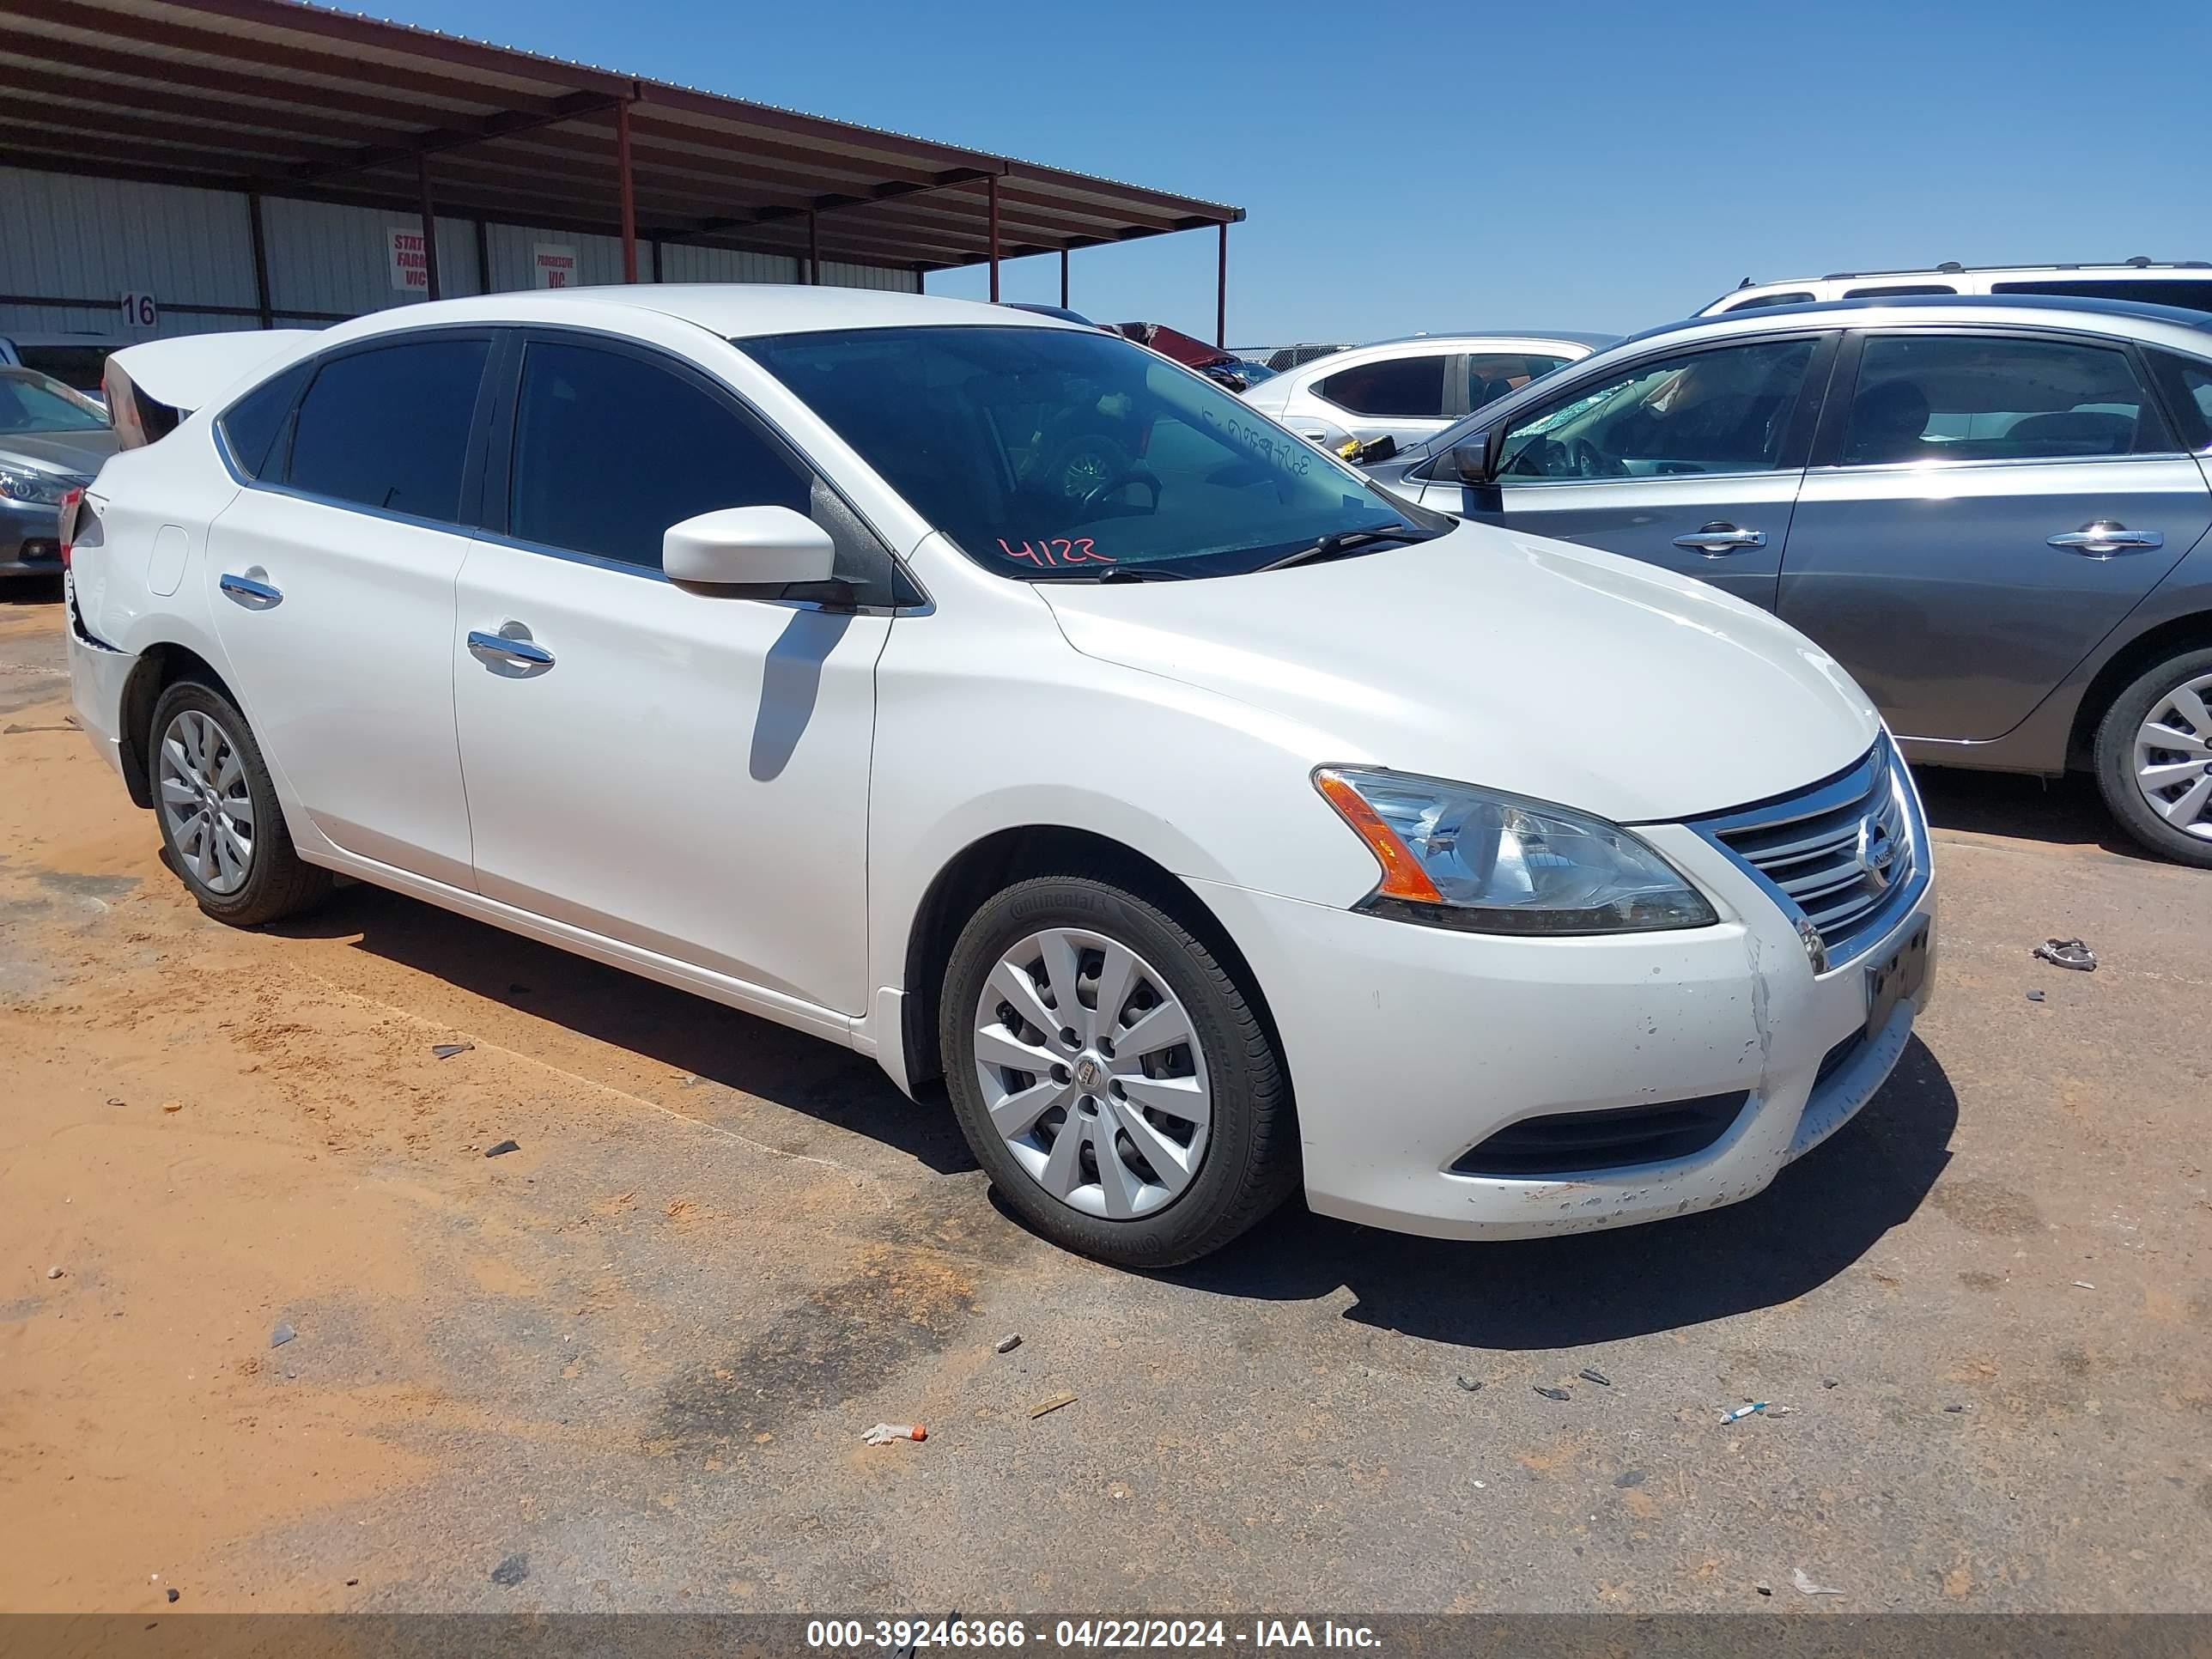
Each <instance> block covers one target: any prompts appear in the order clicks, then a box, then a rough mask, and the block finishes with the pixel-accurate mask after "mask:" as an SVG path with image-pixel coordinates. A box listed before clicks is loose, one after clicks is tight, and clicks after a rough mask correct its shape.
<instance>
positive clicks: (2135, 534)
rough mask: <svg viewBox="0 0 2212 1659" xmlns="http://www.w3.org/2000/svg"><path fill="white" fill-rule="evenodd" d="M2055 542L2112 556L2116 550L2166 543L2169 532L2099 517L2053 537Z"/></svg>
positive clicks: (2070, 549) (2091, 555)
mask: <svg viewBox="0 0 2212 1659" xmlns="http://www.w3.org/2000/svg"><path fill="white" fill-rule="evenodd" d="M2165 545H2166V536H2165V534H2164V532H2160V531H2156V530H2130V529H2129V528H2128V527H2127V526H2125V525H2124V524H2118V523H2115V522H2114V521H2113V520H2111V519H2099V520H2095V521H2094V522H2093V523H2090V524H2085V525H2083V526H2081V528H2080V529H2079V530H2069V531H2067V532H2065V533H2064V534H2063V535H2058V536H2053V537H2051V546H2053V547H2057V548H2063V549H2064V550H2066V551H2067V552H2069V553H2080V554H2082V555H2084V556H2087V557H2088V558H2092V559H2109V558H2111V557H2112V555H2113V554H2115V553H2132V552H2136V551H2140V550H2144V549H2147V548H2154V547H2164V546H2165Z"/></svg>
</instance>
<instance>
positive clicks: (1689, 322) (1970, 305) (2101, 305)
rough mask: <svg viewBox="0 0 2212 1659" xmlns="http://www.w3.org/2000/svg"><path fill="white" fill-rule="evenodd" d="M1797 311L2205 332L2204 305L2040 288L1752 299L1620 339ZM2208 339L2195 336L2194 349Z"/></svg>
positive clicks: (2147, 332) (1754, 324) (2208, 328)
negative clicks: (1747, 304) (1752, 305)
mask: <svg viewBox="0 0 2212 1659" xmlns="http://www.w3.org/2000/svg"><path fill="white" fill-rule="evenodd" d="M1795 319H1819V320H1823V321H1835V322H1838V323H1839V324H1843V325H1852V324H1857V323H1858V322H1860V321H1862V320H1864V321H1866V322H1868V323H1869V324H1870V323H1873V322H1875V321H1877V320H1878V321H1880V322H1882V323H1942V322H1952V323H1972V322H1984V323H2030V322H2037V321H2040V322H2043V323H2045V324H2049V325H2054V326H2066V325H2072V326H2075V327H2080V326H2081V325H2083V324H2084V323H2090V324H2094V323H2095V322H2097V321H2099V320H2103V321H2105V322H2107V323H2114V324H2118V325H2121V326H2119V327H2118V328H2116V329H2114V330H2113V331H2114V332H2116V333H2123V334H2130V335H2134V334H2143V335H2144V336H2145V337H2149V336H2152V335H2155V334H2157V333H2159V332H2160V331H2166V330H2172V329H2185V330H2187V331H2189V332H2190V333H2191V334H2194V335H2197V336H2199V337H2202V336H2204V335H2207V334H2212V313H2206V312H2202V311H2191V310H2188V309H2186V308H2185V307H2180V306H2154V305H2145V304H2143V303H2142V301H2136V300H2114V299H2106V298H2098V299H2075V298H2072V297H2070V296H2064V295H2043V294H1986V295H1984V294H1913V295H1893V296H1891V297H1889V298H1887V299H1879V298H1869V299H1863V300H1814V301H1802V302H1801V303H1799V304H1796V305H1793V306H1760V307H1758V308H1757V309H1756V310H1753V311H1724V312H1721V313H1717V315H1714V316H1711V317H1691V318H1686V319H1682V320H1681V321H1679V322H1672V323H1662V324H1660V325H1658V326H1657V327H1656V328H1647V329H1645V330H1644V331H1643V332H1642V333H1641V334H1632V335H1630V336H1629V337H1627V338H1626V339H1625V340H1623V341H1621V342H1620V344H1621V345H1638V344H1641V343H1644V342H1646V341H1649V340H1653V339H1656V338H1659V337H1661V336H1662V335H1670V334H1681V335H1685V336H1692V337H1703V336H1707V335H1721V334H1738V333H1750V332H1755V331H1759V330H1761V329H1765V328H1771V327H1772V326H1773V325H1775V324H1777V323H1787V322H1790V321H1792V320H1795ZM2208 347H2212V342H2203V341H2202V340H2200V341H2199V342H2198V343H2197V349H2200V350H2202V349H2208Z"/></svg>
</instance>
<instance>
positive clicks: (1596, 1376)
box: [1576, 1365, 1613, 1389]
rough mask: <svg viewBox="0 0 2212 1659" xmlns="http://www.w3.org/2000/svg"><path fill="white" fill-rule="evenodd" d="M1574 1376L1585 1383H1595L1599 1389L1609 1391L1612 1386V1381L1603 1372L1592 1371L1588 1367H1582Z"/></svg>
mask: <svg viewBox="0 0 2212 1659" xmlns="http://www.w3.org/2000/svg"><path fill="white" fill-rule="evenodd" d="M1576 1375H1577V1376H1579V1377H1581V1378H1582V1379H1583V1382H1585V1383H1596V1384H1597V1385H1598V1387H1600V1388H1601V1389H1609V1388H1611V1387H1612V1386H1613V1382H1612V1379H1611V1378H1609V1377H1607V1376H1606V1374H1605V1373H1604V1372H1603V1371H1598V1370H1591V1369H1590V1368H1589V1366H1588V1365H1585V1366H1583V1368H1582V1370H1579V1371H1577V1373H1576Z"/></svg>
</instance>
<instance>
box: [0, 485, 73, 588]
mask: <svg viewBox="0 0 2212 1659" xmlns="http://www.w3.org/2000/svg"><path fill="white" fill-rule="evenodd" d="M61 538H62V514H61V509H60V508H59V507H48V506H45V505H43V504H41V503H40V502H37V501H14V500H10V499H9V498H8V497H5V496H0V576H30V575H43V576H54V575H59V574H61V568H62V539H61Z"/></svg>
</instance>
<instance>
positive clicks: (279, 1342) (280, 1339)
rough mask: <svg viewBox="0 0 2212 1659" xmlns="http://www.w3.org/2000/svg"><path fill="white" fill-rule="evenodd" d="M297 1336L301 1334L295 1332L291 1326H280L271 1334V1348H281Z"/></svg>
mask: <svg viewBox="0 0 2212 1659" xmlns="http://www.w3.org/2000/svg"><path fill="white" fill-rule="evenodd" d="M297 1335H299V1332H297V1331H295V1330H294V1329H293V1328H291V1327H290V1326H289V1325H279V1326H278V1327H277V1328H276V1329H275V1330H273V1331H271V1332H270V1333H269V1346H270V1347H272V1348H281V1347H283V1346H284V1345H285V1344H286V1343H287V1342H289V1341H290V1340H292V1339H293V1338H294V1337H295V1336H297Z"/></svg>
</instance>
